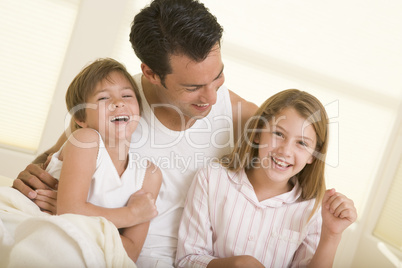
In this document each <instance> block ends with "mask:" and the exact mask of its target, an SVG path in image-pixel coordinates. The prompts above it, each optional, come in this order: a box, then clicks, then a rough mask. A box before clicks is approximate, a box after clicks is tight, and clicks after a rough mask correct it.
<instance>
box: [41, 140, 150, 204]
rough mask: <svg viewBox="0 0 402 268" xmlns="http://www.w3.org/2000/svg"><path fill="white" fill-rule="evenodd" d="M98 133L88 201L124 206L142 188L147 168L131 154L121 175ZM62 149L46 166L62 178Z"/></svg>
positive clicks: (50, 171)
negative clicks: (96, 153)
mask: <svg viewBox="0 0 402 268" xmlns="http://www.w3.org/2000/svg"><path fill="white" fill-rule="evenodd" d="M97 133H98V132H97ZM98 135H99V151H98V157H97V159H96V170H95V173H94V174H93V176H92V181H91V186H90V188H89V192H88V198H87V201H88V202H90V203H92V204H94V205H97V206H100V207H106V208H118V207H124V206H125V205H126V204H127V201H128V199H129V198H130V196H131V195H132V194H133V193H135V192H136V191H138V190H140V189H141V188H142V184H143V182H144V176H145V172H146V170H147V168H146V166H145V167H143V166H142V165H138V163H135V161H133V160H132V158H131V156H130V154H129V159H128V166H127V168H126V170H125V171H124V173H123V174H122V175H121V177H120V176H119V173H118V172H117V170H116V168H115V166H114V164H113V162H112V159H111V158H110V156H109V153H108V152H107V150H106V148H105V144H104V142H103V140H102V138H101V136H100V134H99V133H98ZM62 148H63V147H62ZM61 150H62V149H60V150H59V151H58V152H57V153H55V154H54V155H53V156H52V159H51V161H50V163H49V165H48V167H47V168H46V171H48V172H49V174H50V175H52V176H53V177H55V178H56V179H59V178H60V171H61V167H62V165H63V161H60V160H59V155H60V152H61Z"/></svg>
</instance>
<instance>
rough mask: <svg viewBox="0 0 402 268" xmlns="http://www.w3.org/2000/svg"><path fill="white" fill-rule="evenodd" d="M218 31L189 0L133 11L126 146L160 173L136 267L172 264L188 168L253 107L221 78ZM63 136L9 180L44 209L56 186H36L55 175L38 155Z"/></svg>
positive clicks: (232, 132) (206, 156) (233, 132)
mask: <svg viewBox="0 0 402 268" xmlns="http://www.w3.org/2000/svg"><path fill="white" fill-rule="evenodd" d="M222 32H223V29H222V27H221V26H220V25H219V23H218V22H217V20H216V18H215V17H214V16H213V15H212V14H211V13H209V11H208V9H207V8H205V7H204V5H203V4H201V3H199V2H197V1H195V0H154V1H153V2H152V3H151V4H150V6H149V7H146V8H145V9H143V10H142V11H141V12H140V13H139V14H137V15H136V16H135V18H134V22H133V25H132V28H131V33H130V42H131V44H132V46H133V49H134V51H135V53H136V55H137V56H138V57H139V59H140V60H141V61H142V64H141V69H142V74H139V75H136V76H134V79H135V81H136V83H137V85H138V86H139V89H140V92H141V98H142V100H143V103H144V111H143V117H142V119H141V121H140V124H139V127H138V128H137V131H136V132H135V133H134V135H133V138H132V143H131V146H130V152H131V153H132V154H133V157H134V158H135V159H137V160H140V161H141V162H143V163H146V161H145V160H150V161H152V162H154V163H155V164H156V165H157V166H159V168H160V169H161V170H162V173H163V184H162V187H161V190H160V194H159V197H158V200H157V207H158V212H159V215H158V216H157V217H156V218H155V219H153V220H152V221H151V226H150V229H149V233H148V237H147V240H146V241H145V244H144V247H143V250H142V253H141V256H140V258H139V259H138V262H137V265H138V266H139V267H172V266H173V262H174V258H175V253H176V244H177V232H178V227H179V223H180V218H181V214H182V210H183V206H184V201H185V197H186V193H187V190H188V188H189V186H190V184H191V182H192V179H193V177H194V174H195V172H196V170H197V169H198V168H201V167H203V166H204V165H206V163H207V162H208V161H211V160H213V159H216V158H219V157H221V156H222V155H224V154H227V153H229V152H230V147H231V145H233V143H234V141H236V140H237V137H238V136H239V135H240V134H241V129H242V127H243V125H244V124H245V123H246V122H247V120H248V118H249V117H251V115H252V114H254V112H255V111H256V109H257V107H256V105H255V104H252V103H249V102H247V101H245V100H244V99H242V98H240V97H239V96H237V95H236V94H234V93H233V92H231V91H229V90H228V89H227V88H226V87H224V86H223V83H224V74H223V69H224V65H223V62H222V59H221V51H220V41H221V37H222ZM65 140H66V137H65V135H64V134H63V135H62V136H61V137H60V139H59V140H58V142H57V143H56V145H55V146H53V147H52V148H51V149H49V150H48V151H47V152H46V153H45V154H44V155H42V157H39V158H38V159H37V160H36V161H35V162H36V163H37V164H31V165H29V166H28V167H27V168H26V169H25V170H24V171H22V172H21V173H20V174H19V176H18V178H17V179H16V180H15V181H14V185H13V187H14V188H16V189H18V190H19V191H21V192H22V193H24V194H25V195H26V196H28V197H30V198H31V199H33V200H34V202H35V203H36V204H37V205H38V206H39V207H40V208H41V209H42V210H47V211H49V212H51V213H55V212H56V207H55V200H56V198H57V193H56V192H54V191H49V190H37V189H55V187H56V183H57V181H56V180H55V179H54V178H52V177H51V176H50V175H49V174H47V173H46V172H45V171H44V170H43V169H42V167H43V164H41V163H43V162H44V161H45V159H46V155H47V154H50V153H53V152H55V151H57V150H58V149H59V148H60V146H61V145H62V144H63V143H64V142H65ZM33 190H37V192H35V191H33Z"/></svg>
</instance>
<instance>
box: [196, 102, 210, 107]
mask: <svg viewBox="0 0 402 268" xmlns="http://www.w3.org/2000/svg"><path fill="white" fill-rule="evenodd" d="M196 105H197V106H198V107H205V106H208V105H209V104H208V103H207V104H196Z"/></svg>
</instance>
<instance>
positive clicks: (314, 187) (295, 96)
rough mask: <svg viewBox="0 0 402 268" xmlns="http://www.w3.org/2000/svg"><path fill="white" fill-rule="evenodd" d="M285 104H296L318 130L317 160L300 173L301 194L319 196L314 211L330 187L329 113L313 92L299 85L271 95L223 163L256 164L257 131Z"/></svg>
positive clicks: (235, 166) (234, 166) (232, 167)
mask: <svg viewBox="0 0 402 268" xmlns="http://www.w3.org/2000/svg"><path fill="white" fill-rule="evenodd" d="M285 108H294V109H295V110H296V111H297V112H298V113H299V114H300V115H301V116H302V117H304V118H305V119H306V120H308V121H309V123H311V125H312V126H313V127H314V130H315V133H316V137H317V144H316V147H315V152H314V153H313V156H314V161H313V162H312V163H311V164H307V165H306V166H305V167H304V168H303V169H302V170H301V171H300V172H299V174H298V175H297V179H298V181H299V184H300V186H301V188H302V195H301V198H302V199H303V200H309V199H313V198H316V201H315V204H314V208H313V211H312V213H311V215H312V214H313V213H314V212H315V211H316V210H317V209H318V207H319V204H320V202H321V200H322V197H323V196H324V193H325V189H326V186H325V176H324V169H325V157H326V154H327V147H328V116H327V113H326V111H325V108H324V106H323V105H322V104H321V102H320V101H319V100H318V99H317V98H316V97H314V96H313V95H311V94H309V93H307V92H304V91H300V90H297V89H288V90H284V91H281V92H279V93H277V94H275V95H273V96H272V97H270V98H269V99H267V100H266V101H265V102H264V103H263V104H262V105H261V106H260V108H259V109H258V110H257V112H256V113H255V115H254V116H253V117H252V118H251V119H250V120H249V121H248V122H247V124H246V126H245V128H244V131H243V135H242V136H241V137H240V139H239V140H238V142H237V143H236V145H235V149H234V150H233V151H232V152H231V153H230V154H228V155H226V156H223V157H222V158H221V159H220V163H221V165H222V166H224V167H226V168H228V169H230V170H233V171H238V170H240V169H250V168H252V166H253V161H254V160H255V159H257V158H258V144H256V143H254V139H255V137H256V135H258V133H259V132H261V130H262V129H263V128H264V126H265V125H266V123H267V122H269V121H270V120H272V119H273V118H274V117H275V116H276V115H277V114H278V113H280V112H281V111H282V110H283V109H285ZM310 218H311V216H310Z"/></svg>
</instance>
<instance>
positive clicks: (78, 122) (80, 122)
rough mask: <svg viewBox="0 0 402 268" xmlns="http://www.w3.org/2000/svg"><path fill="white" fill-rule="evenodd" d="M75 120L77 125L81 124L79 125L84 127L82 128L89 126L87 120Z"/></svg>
mask: <svg viewBox="0 0 402 268" xmlns="http://www.w3.org/2000/svg"><path fill="white" fill-rule="evenodd" d="M74 121H75V123H76V124H77V125H79V126H80V127H82V128H86V127H88V124H87V123H85V121H80V120H78V119H76V118H74Z"/></svg>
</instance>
